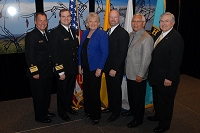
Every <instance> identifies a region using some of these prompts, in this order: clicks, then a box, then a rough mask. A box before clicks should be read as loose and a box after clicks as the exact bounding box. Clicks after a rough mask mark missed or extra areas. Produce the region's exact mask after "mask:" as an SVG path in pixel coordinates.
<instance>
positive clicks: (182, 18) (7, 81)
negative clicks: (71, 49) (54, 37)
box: [0, 0, 200, 101]
mask: <svg viewBox="0 0 200 133" xmlns="http://www.w3.org/2000/svg"><path fill="white" fill-rule="evenodd" d="M89 2H90V6H89V8H90V9H89V10H90V11H94V0H89ZM179 3H180V4H179ZM199 7H200V4H199V2H198V1H196V0H189V1H188V0H181V1H179V0H167V9H166V11H169V12H172V13H173V14H174V15H175V17H176V25H175V26H174V28H175V29H177V30H178V31H179V32H180V33H181V35H182V36H183V38H184V41H185V50H184V57H183V63H182V66H181V73H182V74H187V75H189V76H192V77H195V78H199V79H200V52H199V51H200V37H199V31H200V20H199V16H200V12H199ZM179 9H180V10H179ZM36 11H37V12H41V11H43V1H42V0H36ZM26 70H27V65H26V61H25V56H24V53H20V54H8V55H0V101H5V100H11V99H18V98H25V97H30V96H31V92H30V86H29V80H28V78H27V77H26ZM53 88H55V86H53Z"/></svg>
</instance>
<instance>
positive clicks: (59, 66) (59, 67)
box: [55, 64, 64, 71]
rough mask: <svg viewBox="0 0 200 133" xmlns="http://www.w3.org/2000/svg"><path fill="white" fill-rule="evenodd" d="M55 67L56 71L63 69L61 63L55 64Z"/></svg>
mask: <svg viewBox="0 0 200 133" xmlns="http://www.w3.org/2000/svg"><path fill="white" fill-rule="evenodd" d="M55 68H56V71H58V70H61V69H63V68H64V67H63V65H62V64H61V65H58V66H55Z"/></svg>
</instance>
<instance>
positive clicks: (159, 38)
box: [154, 33, 163, 48]
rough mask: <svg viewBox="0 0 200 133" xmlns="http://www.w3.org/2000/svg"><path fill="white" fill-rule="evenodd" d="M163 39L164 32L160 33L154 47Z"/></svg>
mask: <svg viewBox="0 0 200 133" xmlns="http://www.w3.org/2000/svg"><path fill="white" fill-rule="evenodd" d="M162 39H163V33H161V34H160V36H159V37H158V39H157V40H156V42H155V44H154V48H155V47H156V46H157V45H158V43H159V42H160V41H161V40H162Z"/></svg>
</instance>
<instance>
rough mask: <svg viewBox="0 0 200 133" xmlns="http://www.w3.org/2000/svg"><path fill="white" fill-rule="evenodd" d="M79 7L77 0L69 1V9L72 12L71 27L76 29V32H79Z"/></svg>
mask: <svg viewBox="0 0 200 133" xmlns="http://www.w3.org/2000/svg"><path fill="white" fill-rule="evenodd" d="M77 9H78V8H77V7H76V0H70V2H69V10H70V12H71V17H72V21H71V27H73V28H75V29H76V33H78V22H77Z"/></svg>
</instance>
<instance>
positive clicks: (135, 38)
mask: <svg viewBox="0 0 200 133" xmlns="http://www.w3.org/2000/svg"><path fill="white" fill-rule="evenodd" d="M143 33H144V31H141V32H140V33H139V34H138V36H135V37H134V39H133V41H132V42H130V43H131V44H130V47H133V46H134V45H135V44H137V42H138V41H139V40H140V38H141V37H142V35H143ZM132 34H133V33H132ZM133 36H134V35H133ZM131 38H132V37H131Z"/></svg>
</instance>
